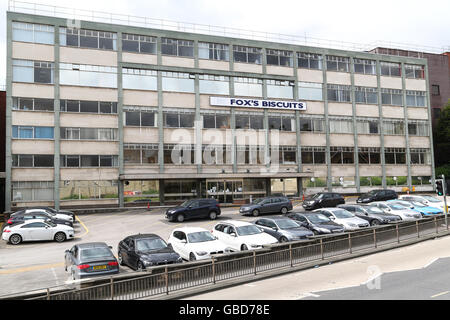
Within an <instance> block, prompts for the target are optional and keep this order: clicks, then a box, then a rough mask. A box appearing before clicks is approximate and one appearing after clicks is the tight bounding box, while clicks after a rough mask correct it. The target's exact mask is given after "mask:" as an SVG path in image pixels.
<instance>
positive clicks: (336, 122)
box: [329, 118, 353, 133]
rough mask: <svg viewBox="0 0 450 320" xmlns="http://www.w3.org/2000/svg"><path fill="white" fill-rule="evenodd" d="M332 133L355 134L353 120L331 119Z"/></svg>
mask: <svg viewBox="0 0 450 320" xmlns="http://www.w3.org/2000/svg"><path fill="white" fill-rule="evenodd" d="M329 124H330V133H353V121H352V119H351V118H330V120H329Z"/></svg>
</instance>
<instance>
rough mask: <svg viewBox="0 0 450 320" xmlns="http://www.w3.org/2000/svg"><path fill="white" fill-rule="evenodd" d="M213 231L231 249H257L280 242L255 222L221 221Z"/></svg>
mask: <svg viewBox="0 0 450 320" xmlns="http://www.w3.org/2000/svg"><path fill="white" fill-rule="evenodd" d="M211 233H212V234H213V235H214V236H215V237H217V238H218V239H219V240H220V241H222V242H223V243H225V245H226V246H227V247H228V248H229V249H230V250H231V251H244V250H255V249H260V248H262V247H263V246H264V245H269V244H273V243H277V242H278V240H277V239H276V238H274V237H273V236H271V235H269V234H268V233H266V232H264V231H263V230H262V229H261V228H258V227H257V226H255V225H254V224H253V223H249V222H244V221H238V220H227V221H224V222H220V223H218V224H216V225H215V226H214V227H213V229H212V231H211Z"/></svg>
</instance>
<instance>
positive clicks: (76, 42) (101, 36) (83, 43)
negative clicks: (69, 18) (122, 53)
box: [59, 27, 117, 50]
mask: <svg viewBox="0 0 450 320" xmlns="http://www.w3.org/2000/svg"><path fill="white" fill-rule="evenodd" d="M59 41H60V44H61V46H69V47H79V48H93V49H102V50H117V34H116V33H113V32H104V31H95V30H86V29H76V28H65V27H61V28H59Z"/></svg>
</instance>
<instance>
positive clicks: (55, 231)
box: [2, 219, 75, 245]
mask: <svg viewBox="0 0 450 320" xmlns="http://www.w3.org/2000/svg"><path fill="white" fill-rule="evenodd" d="M74 237H75V231H74V230H73V228H72V227H69V226H66V225H64V224H56V223H53V222H51V221H45V222H44V221H42V220H38V219H33V220H27V221H23V222H18V223H17V224H14V225H7V226H6V227H5V228H3V233H2V239H3V240H5V241H8V242H9V243H11V244H14V245H16V244H19V243H21V242H22V241H51V240H54V241H56V242H63V241H65V240H67V239H73V238H74Z"/></svg>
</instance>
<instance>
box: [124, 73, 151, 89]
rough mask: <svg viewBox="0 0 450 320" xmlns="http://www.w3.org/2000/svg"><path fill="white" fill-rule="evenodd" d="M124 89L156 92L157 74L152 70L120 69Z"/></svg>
mask: <svg viewBox="0 0 450 320" xmlns="http://www.w3.org/2000/svg"><path fill="white" fill-rule="evenodd" d="M122 81H123V88H124V89H136V90H154V91H156V90H158V81H157V72H156V71H154V70H144V69H131V68H122Z"/></svg>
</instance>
